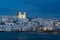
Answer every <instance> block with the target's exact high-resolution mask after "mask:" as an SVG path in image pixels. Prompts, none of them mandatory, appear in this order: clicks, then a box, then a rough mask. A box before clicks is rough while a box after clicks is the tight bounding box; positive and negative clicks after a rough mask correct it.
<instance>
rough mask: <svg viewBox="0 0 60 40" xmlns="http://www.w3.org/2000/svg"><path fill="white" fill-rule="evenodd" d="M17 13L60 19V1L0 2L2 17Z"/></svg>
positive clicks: (0, 0) (1, 0)
mask: <svg viewBox="0 0 60 40" xmlns="http://www.w3.org/2000/svg"><path fill="white" fill-rule="evenodd" d="M17 11H26V12H27V16H30V17H31V16H32V17H34V16H38V17H60V0H0V15H16V14H17ZM9 13H10V14H9Z"/></svg>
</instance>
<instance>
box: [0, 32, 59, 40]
mask: <svg viewBox="0 0 60 40" xmlns="http://www.w3.org/2000/svg"><path fill="white" fill-rule="evenodd" d="M0 40H60V34H42V33H33V32H0Z"/></svg>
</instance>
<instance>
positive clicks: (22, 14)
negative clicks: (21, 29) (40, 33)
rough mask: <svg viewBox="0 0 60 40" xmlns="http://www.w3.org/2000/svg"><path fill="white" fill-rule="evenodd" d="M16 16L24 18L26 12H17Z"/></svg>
mask: <svg viewBox="0 0 60 40" xmlns="http://www.w3.org/2000/svg"><path fill="white" fill-rule="evenodd" d="M18 18H26V12H18Z"/></svg>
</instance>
